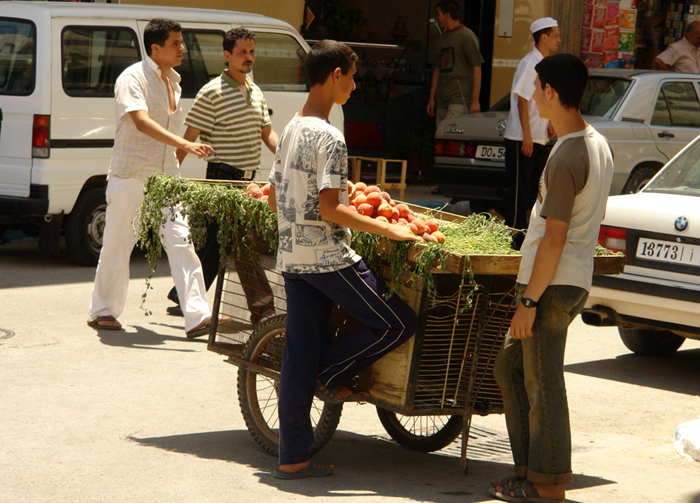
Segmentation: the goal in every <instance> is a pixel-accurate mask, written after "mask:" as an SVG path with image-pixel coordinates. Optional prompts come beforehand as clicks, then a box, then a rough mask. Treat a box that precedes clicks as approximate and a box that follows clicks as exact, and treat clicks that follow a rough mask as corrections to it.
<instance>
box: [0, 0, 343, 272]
mask: <svg viewBox="0 0 700 503" xmlns="http://www.w3.org/2000/svg"><path fill="white" fill-rule="evenodd" d="M154 17H165V18H170V19H173V20H175V21H178V22H179V23H180V24H181V25H182V28H183V38H184V41H185V46H186V48H187V52H186V54H185V58H184V60H183V64H182V65H181V66H179V67H177V68H176V70H177V71H178V73H180V75H182V83H181V84H182V88H183V94H182V98H183V99H182V104H183V107H184V108H185V110H188V109H189V107H190V106H191V105H192V100H193V98H194V97H195V95H196V93H197V91H198V90H199V89H200V88H201V87H202V86H203V85H204V84H205V83H206V82H208V81H209V80H210V79H212V78H214V77H216V76H218V75H219V74H220V73H221V71H222V69H223V68H224V63H225V62H224V58H223V49H222V40H223V35H224V33H225V32H226V31H228V30H230V29H231V28H234V27H238V26H244V27H246V28H248V29H250V30H252V31H253V32H255V33H256V55H257V59H256V62H255V69H254V75H253V80H254V81H255V82H256V83H257V84H258V85H259V86H260V88H261V89H262V91H263V93H264V94H265V98H266V100H267V105H268V108H269V110H270V114H271V116H272V123H273V128H274V129H275V130H276V131H278V132H281V131H282V129H283V128H284V126H285V125H286V124H287V122H288V121H289V120H290V119H291V118H292V116H293V115H294V113H296V112H297V111H298V110H299V109H301V107H302V105H303V103H304V101H305V99H306V92H307V84H306V74H305V68H304V58H305V55H306V53H307V52H308V50H309V46H308V45H307V43H306V42H305V41H304V40H303V39H302V38H301V36H300V35H299V33H297V31H296V30H295V29H294V28H292V27H291V26H290V25H289V24H287V23H285V22H283V21H279V20H277V19H272V18H269V17H265V16H262V15H257V14H247V13H240V12H232V11H224V10H207V9H189V8H176V7H164V6H146V5H119V4H88V3H59V2H55V3H54V2H2V9H0V237H1V235H2V230H3V227H8V226H14V227H19V226H22V227H24V228H27V224H30V225H31V226H32V228H36V229H38V236H39V246H40V248H42V249H44V250H46V251H49V252H51V253H54V254H57V253H58V250H59V239H60V237H61V236H65V239H66V245H67V248H68V252H69V254H70V256H71V257H72V258H74V259H75V260H76V261H77V262H79V263H81V264H84V265H95V264H96V263H97V259H98V257H99V252H100V247H101V245H102V231H103V228H104V210H105V196H104V191H105V187H106V183H107V182H106V176H107V168H108V166H109V157H110V153H111V148H112V146H113V143H114V130H115V118H114V83H115V81H116V79H117V77H118V76H119V74H120V73H121V72H122V71H123V70H124V69H125V68H127V67H128V66H129V65H131V64H132V63H135V62H137V61H140V60H141V59H142V58H143V56H145V54H146V52H145V50H144V47H143V29H144V27H145V26H146V24H147V23H148V21H149V20H150V19H151V18H154ZM331 121H332V122H333V124H334V125H335V126H336V127H339V128H340V129H341V131H342V124H343V115H342V109H341V108H340V107H339V106H336V107H334V110H333V113H332V115H331ZM183 132H184V131H183ZM272 158H273V155H272V154H271V153H270V152H269V151H268V150H267V148H265V147H263V158H262V166H263V168H264V169H263V170H261V171H259V172H258V175H257V178H258V179H266V178H267V172H269V166H271V165H272ZM205 164H206V163H205V162H203V161H201V160H198V159H196V158H194V157H193V156H188V157H187V158H186V160H185V162H184V163H183V166H182V170H181V173H182V176H185V177H190V178H203V177H204V173H205Z"/></svg>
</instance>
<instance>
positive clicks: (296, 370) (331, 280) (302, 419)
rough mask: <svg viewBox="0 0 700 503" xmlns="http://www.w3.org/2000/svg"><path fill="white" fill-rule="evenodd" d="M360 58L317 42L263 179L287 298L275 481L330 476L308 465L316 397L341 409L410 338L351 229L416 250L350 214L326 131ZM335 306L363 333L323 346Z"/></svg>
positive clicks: (337, 143)
mask: <svg viewBox="0 0 700 503" xmlns="http://www.w3.org/2000/svg"><path fill="white" fill-rule="evenodd" d="M355 61H357V55H356V54H355V53H354V52H353V51H352V49H350V48H349V47H348V46H346V45H345V44H342V43H339V42H335V41H333V40H323V41H321V42H318V43H316V44H315V45H314V46H313V48H312V50H311V52H310V53H309V54H308V56H307V58H306V72H307V76H308V80H309V85H310V86H311V90H310V92H309V96H308V98H307V101H306V104H305V105H304V107H303V108H302V110H301V111H300V112H299V113H297V114H296V115H295V116H294V118H293V119H292V120H291V121H290V122H289V124H288V125H287V127H286V128H285V129H284V131H283V133H282V135H281V136H280V139H279V145H278V147H277V153H276V156H275V165H274V166H273V169H272V172H271V174H270V183H271V185H272V188H271V189H270V196H269V199H268V201H269V205H270V209H271V210H272V211H273V212H276V213H277V218H278V229H279V246H278V250H277V269H278V270H279V271H281V272H282V275H283V277H284V281H285V292H286V296H287V325H286V337H285V341H286V342H285V352H284V358H283V361H282V372H281V378H280V386H279V419H280V427H279V434H280V459H279V463H280V464H279V469H278V470H276V471H275V473H274V475H275V477H277V478H281V479H296V478H302V477H321V476H325V475H331V474H332V473H333V470H334V467H333V466H328V465H325V466H324V465H321V464H318V463H314V462H312V461H311V455H310V452H309V449H310V447H311V445H312V444H313V440H314V435H313V428H312V426H311V420H310V417H309V413H310V410H311V404H312V402H313V398H314V394H318V395H319V396H321V397H322V398H323V399H325V400H327V401H329V402H331V403H340V402H342V401H343V400H344V399H346V398H347V397H348V396H349V395H350V394H351V392H350V390H349V389H348V388H346V387H344V386H343V385H345V384H347V383H348V382H349V381H350V380H351V379H352V378H353V377H355V376H356V375H357V374H358V373H359V372H360V371H361V370H362V369H364V368H366V367H368V366H370V365H371V364H372V363H373V362H375V361H376V360H378V359H379V358H381V357H382V356H383V355H385V354H386V353H388V352H389V351H391V350H392V349H394V348H396V347H398V346H399V345H401V344H402V343H403V342H404V341H406V340H407V339H408V338H409V337H411V336H412V335H413V334H414V333H415V331H416V327H417V320H416V315H415V313H414V312H413V311H412V310H411V308H410V307H409V306H408V305H406V303H405V302H403V301H402V300H401V299H400V298H398V296H396V295H394V296H392V297H391V298H389V299H385V298H384V294H385V293H387V292H388V288H387V287H386V285H385V284H384V283H383V282H382V281H381V280H380V279H378V278H377V277H376V276H375V275H374V274H373V273H372V272H371V271H369V270H368V269H367V267H366V265H365V264H364V262H363V261H362V258H361V257H360V256H359V255H357V253H355V252H354V251H353V249H352V248H351V247H350V238H351V236H350V230H349V229H355V230H359V231H364V232H371V233H374V234H380V235H383V236H386V237H387V238H390V239H394V240H397V241H415V240H418V238H417V237H416V236H414V235H413V233H412V232H411V231H410V229H409V228H408V227H406V226H402V225H392V224H389V223H384V222H380V221H377V220H373V219H371V218H368V217H365V216H362V215H360V214H358V213H356V212H353V211H351V210H350V209H349V208H348V204H349V201H348V192H347V181H348V162H347V147H346V145H345V140H344V138H343V135H342V133H341V132H340V131H338V129H336V128H335V127H333V126H332V125H331V124H330V122H328V116H329V114H330V112H331V109H332V108H333V105H335V104H339V105H342V104H344V103H345V102H346V101H347V100H348V98H349V97H350V93H351V92H352V90H353V89H354V88H355V81H354V78H353V75H354V74H355ZM335 304H339V305H340V306H341V307H342V308H343V309H344V310H345V311H347V312H348V313H349V314H350V315H352V316H354V317H355V318H356V319H357V320H358V321H360V322H361V324H362V326H361V327H359V328H357V329H356V330H353V331H352V332H350V333H349V334H347V335H345V336H343V337H341V338H339V339H338V340H336V341H334V342H332V343H328V342H327V333H328V321H329V316H330V312H331V309H332V307H333V306H334V305H335Z"/></svg>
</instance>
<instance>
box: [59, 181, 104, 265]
mask: <svg viewBox="0 0 700 503" xmlns="http://www.w3.org/2000/svg"><path fill="white" fill-rule="evenodd" d="M106 211H107V202H106V200H105V189H104V187H97V188H93V189H89V190H86V191H84V192H83V193H82V194H80V197H78V200H77V201H76V202H75V206H74V207H73V211H71V212H70V215H68V216H67V217H66V223H65V232H66V246H67V247H68V254H69V255H70V257H71V258H72V259H73V260H75V261H76V262H78V263H79V264H81V265H85V266H91V267H94V266H95V265H97V261H98V260H99V258H100V251H101V250H102V235H103V234H104V230H105V216H106Z"/></svg>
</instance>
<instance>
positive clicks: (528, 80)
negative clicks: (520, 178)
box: [505, 47, 549, 145]
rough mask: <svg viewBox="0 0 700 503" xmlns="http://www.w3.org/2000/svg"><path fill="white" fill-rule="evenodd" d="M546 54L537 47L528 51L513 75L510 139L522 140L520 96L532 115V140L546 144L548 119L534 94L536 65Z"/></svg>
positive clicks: (509, 114)
mask: <svg viewBox="0 0 700 503" xmlns="http://www.w3.org/2000/svg"><path fill="white" fill-rule="evenodd" d="M542 59H544V56H542V53H541V52H540V51H538V50H537V48H536V47H535V48H534V49H533V50H532V51H530V52H528V53H527V54H526V55H525V57H524V58H523V59H522V60H521V61H520V63H518V68H517V69H516V70H515V75H514V76H513V87H512V88H511V90H510V112H509V113H508V124H507V125H506V133H505V137H506V138H507V139H509V140H515V141H522V139H523V128H522V126H521V124H520V114H519V113H518V96H520V97H521V98H523V99H525V100H527V111H528V116H529V117H530V134H531V135H532V142H533V143H538V144H540V145H546V144H547V141H549V140H548V138H547V120H546V119H543V118H542V117H540V113H539V112H538V111H537V105H535V100H533V99H532V96H533V95H534V94H535V78H537V72H536V71H535V66H536V65H537V63H539V62H540V61H542Z"/></svg>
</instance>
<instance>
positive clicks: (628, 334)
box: [617, 327, 685, 357]
mask: <svg viewBox="0 0 700 503" xmlns="http://www.w3.org/2000/svg"><path fill="white" fill-rule="evenodd" d="M617 331H618V332H620V339H622V342H623V344H624V345H625V346H627V349H629V350H630V351H632V352H634V353H636V354H638V355H644V356H656V357H662V356H671V355H672V354H673V353H675V352H676V351H677V350H678V348H679V347H681V345H682V344H683V343H684V342H685V337H681V336H680V335H676V334H674V333H673V332H671V331H670V330H648V329H642V328H636V329H627V328H622V327H618V328H617Z"/></svg>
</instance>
